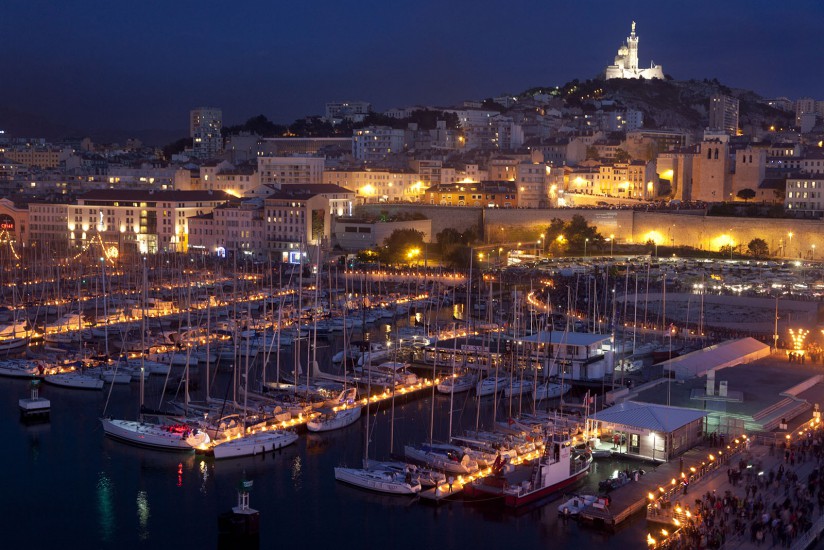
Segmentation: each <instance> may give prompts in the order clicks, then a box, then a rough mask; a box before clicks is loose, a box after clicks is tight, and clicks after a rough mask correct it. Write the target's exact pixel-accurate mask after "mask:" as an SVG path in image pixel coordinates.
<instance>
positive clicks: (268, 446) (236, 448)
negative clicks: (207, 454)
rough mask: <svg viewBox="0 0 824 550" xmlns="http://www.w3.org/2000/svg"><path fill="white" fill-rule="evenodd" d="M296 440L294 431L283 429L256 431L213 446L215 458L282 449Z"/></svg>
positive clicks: (236, 456)
mask: <svg viewBox="0 0 824 550" xmlns="http://www.w3.org/2000/svg"><path fill="white" fill-rule="evenodd" d="M297 440H298V434H296V433H294V432H289V431H283V430H278V431H274V432H258V433H255V434H250V435H246V436H243V437H239V438H237V439H230V440H229V441H224V442H223V443H218V444H217V445H215V447H214V453H215V459H223V458H238V457H241V456H254V455H259V454H264V453H267V452H269V451H276V450H278V449H282V448H283V447H286V446H288V445H291V444H292V443H294V442H295V441H297Z"/></svg>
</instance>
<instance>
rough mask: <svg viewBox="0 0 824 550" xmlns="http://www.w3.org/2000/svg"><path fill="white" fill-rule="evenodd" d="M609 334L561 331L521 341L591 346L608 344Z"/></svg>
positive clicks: (535, 335)
mask: <svg viewBox="0 0 824 550" xmlns="http://www.w3.org/2000/svg"><path fill="white" fill-rule="evenodd" d="M609 339H610V335H609V334H592V333H591V332H565V331H561V330H552V331H541V332H537V333H535V334H532V335H530V336H524V337H523V338H521V339H520V341H522V342H529V343H536V344H564V345H567V346H591V345H594V344H599V343H601V342H606V341H608V340H609Z"/></svg>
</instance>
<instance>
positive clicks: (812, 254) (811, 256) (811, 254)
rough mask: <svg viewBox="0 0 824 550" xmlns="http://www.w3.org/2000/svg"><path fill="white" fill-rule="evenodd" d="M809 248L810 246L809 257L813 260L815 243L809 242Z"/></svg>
mask: <svg viewBox="0 0 824 550" xmlns="http://www.w3.org/2000/svg"><path fill="white" fill-rule="evenodd" d="M810 248H812V252H811V253H810V259H811V260H815V245H814V244H811V245H810Z"/></svg>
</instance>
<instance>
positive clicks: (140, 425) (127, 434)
mask: <svg viewBox="0 0 824 550" xmlns="http://www.w3.org/2000/svg"><path fill="white" fill-rule="evenodd" d="M100 422H102V424H103V431H104V432H105V433H106V435H107V436H109V437H111V438H113V439H118V440H120V441H124V442H126V443H131V444H133V445H140V446H141V447H150V448H153V449H162V450H166V451H186V452H191V451H194V449H195V447H197V446H200V445H205V444H207V443H208V442H209V436H208V435H207V434H206V432H203V431H197V432H189V433H187V432H185V431H184V432H178V431H175V430H173V429H172V428H171V427H169V426H159V425H157V424H147V423H145V422H139V421H137V420H114V419H108V418H101V419H100Z"/></svg>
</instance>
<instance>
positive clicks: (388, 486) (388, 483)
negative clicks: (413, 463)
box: [335, 468, 421, 495]
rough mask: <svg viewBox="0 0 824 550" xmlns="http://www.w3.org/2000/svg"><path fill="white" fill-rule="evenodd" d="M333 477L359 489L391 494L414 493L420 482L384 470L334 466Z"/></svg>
mask: <svg viewBox="0 0 824 550" xmlns="http://www.w3.org/2000/svg"><path fill="white" fill-rule="evenodd" d="M335 479H337V480H338V481H342V482H344V483H348V484H350V485H354V486H356V487H360V488H361V489H368V490H370V491H375V492H378V493H386V494H391V495H414V494H416V493H418V492H420V490H421V484H420V483H417V484H415V485H413V484H411V483H407V482H406V480H405V479H404V477H403V476H400V475H398V474H397V473H395V472H390V471H385V470H362V469H359V468H335Z"/></svg>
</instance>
